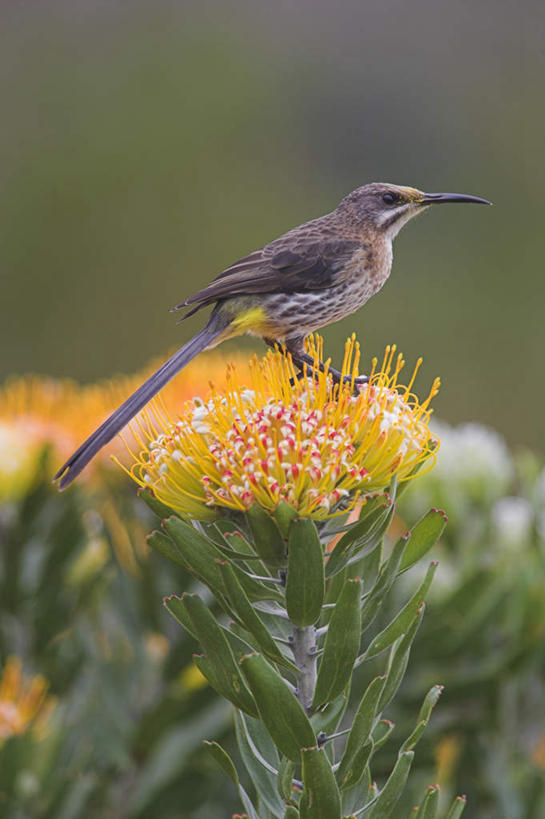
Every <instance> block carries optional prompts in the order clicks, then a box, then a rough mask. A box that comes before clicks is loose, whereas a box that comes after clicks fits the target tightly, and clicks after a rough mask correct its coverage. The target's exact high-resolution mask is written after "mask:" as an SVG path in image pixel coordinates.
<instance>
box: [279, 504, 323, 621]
mask: <svg viewBox="0 0 545 819" xmlns="http://www.w3.org/2000/svg"><path fill="white" fill-rule="evenodd" d="M324 595H325V576H324V552H323V547H322V544H321V542H320V538H319V535H318V532H317V529H316V526H315V524H314V522H313V521H312V520H309V519H308V518H300V519H299V520H294V521H293V523H292V524H291V529H290V536H289V542H288V573H287V579H286V607H287V610H288V615H289V618H290V620H291V621H292V623H294V625H296V626H297V627H298V628H304V627H305V626H312V625H314V623H315V622H316V621H317V620H318V618H319V617H320V613H321V611H322V604H323V602H324Z"/></svg>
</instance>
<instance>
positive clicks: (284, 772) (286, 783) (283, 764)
mask: <svg viewBox="0 0 545 819" xmlns="http://www.w3.org/2000/svg"><path fill="white" fill-rule="evenodd" d="M294 774H295V762H292V761H291V759H288V757H287V756H282V758H281V760H280V767H279V769H278V780H277V783H278V793H279V794H280V796H281V797H282V799H283V800H284V802H291V801H292V799H293V777H294ZM298 815H299V814H298Z"/></svg>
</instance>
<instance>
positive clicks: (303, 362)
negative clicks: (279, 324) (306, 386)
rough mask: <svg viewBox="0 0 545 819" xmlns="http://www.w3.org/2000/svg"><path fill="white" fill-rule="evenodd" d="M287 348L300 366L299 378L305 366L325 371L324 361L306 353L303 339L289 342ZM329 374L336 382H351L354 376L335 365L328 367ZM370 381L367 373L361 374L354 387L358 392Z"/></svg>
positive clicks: (297, 365) (295, 362) (293, 359)
mask: <svg viewBox="0 0 545 819" xmlns="http://www.w3.org/2000/svg"><path fill="white" fill-rule="evenodd" d="M286 349H287V351H288V352H289V353H290V355H291V360H292V361H293V363H294V364H295V366H296V367H298V368H299V370H300V372H299V373H298V375H297V378H299V379H300V378H304V372H305V366H306V367H307V369H308V370H310V371H312V370H314V369H315V368H316V367H317V368H318V369H319V370H320V372H322V373H323V372H325V365H324V363H323V361H316V360H315V359H314V358H313V357H312V356H311V355H309V354H308V353H306V352H305V351H304V349H303V340H302V339H297V342H287V343H286ZM327 374H328V375H330V376H331V379H332V381H333V383H334V384H340V383H341V382H342V383H344V384H351V383H352V377H351V376H349V375H343V374H342V373H341V372H340V370H336V369H335V368H334V367H331V366H330V367H328V370H327ZM368 382H369V378H368V376H366V375H360V376H359V377H358V378H355V379H354V388H355V391H356V392H358V389H357V388H358V387H360V386H362V385H363V384H367V383H368Z"/></svg>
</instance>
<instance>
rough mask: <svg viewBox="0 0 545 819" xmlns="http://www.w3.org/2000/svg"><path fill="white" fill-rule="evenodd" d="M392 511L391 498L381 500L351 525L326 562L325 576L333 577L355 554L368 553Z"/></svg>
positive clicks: (385, 526)
mask: <svg viewBox="0 0 545 819" xmlns="http://www.w3.org/2000/svg"><path fill="white" fill-rule="evenodd" d="M393 511H394V504H393V503H392V501H391V500H382V502H381V504H380V505H379V506H378V507H377V508H376V509H374V510H373V512H371V514H369V515H367V516H366V517H364V518H363V520H359V521H358V522H357V523H354V524H353V526H352V527H351V528H350V529H349V530H348V532H346V534H344V535H343V536H342V538H341V539H340V540H339V542H338V543H337V545H336V546H335V548H334V549H333V551H332V552H331V553H330V555H329V558H328V561H327V564H326V577H328V578H329V577H333V576H334V575H335V574H337V572H340V571H341V570H342V569H344V568H345V566H346V565H347V564H348V563H349V561H350V560H352V559H354V558H355V557H356V556H359V557H363V556H364V555H366V554H369V552H371V551H372V550H373V549H374V548H375V546H376V545H377V543H378V542H379V540H381V539H382V536H383V535H384V532H385V531H386V529H387V528H388V526H389V523H390V520H391V518H392V515H393Z"/></svg>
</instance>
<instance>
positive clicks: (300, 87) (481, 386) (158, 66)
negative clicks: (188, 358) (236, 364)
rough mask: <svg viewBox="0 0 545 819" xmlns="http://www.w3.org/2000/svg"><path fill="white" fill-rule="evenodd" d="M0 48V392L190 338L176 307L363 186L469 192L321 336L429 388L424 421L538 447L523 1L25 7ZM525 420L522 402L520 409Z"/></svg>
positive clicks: (145, 354) (543, 86)
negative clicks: (410, 369) (350, 343)
mask: <svg viewBox="0 0 545 819" xmlns="http://www.w3.org/2000/svg"><path fill="white" fill-rule="evenodd" d="M1 17H2V20H1V26H0V31H1V33H0V77H1V79H0V82H1V84H2V90H1V93H2V101H3V102H2V115H3V116H2V120H3V124H2V128H1V129H0V150H1V155H2V162H1V163H0V269H1V302H2V311H1V314H2V321H1V322H0V350H1V351H2V354H1V361H0V376H2V377H3V376H5V375H7V374H9V373H17V372H28V371H33V372H40V373H50V374H52V375H70V376H75V377H77V378H80V379H82V380H92V379H95V378H97V377H98V376H103V375H108V374H111V373H113V372H120V371H129V372H130V371H133V370H135V369H137V368H139V367H140V366H141V365H142V364H143V363H144V362H145V361H147V359H149V357H150V356H152V355H155V354H158V353H160V352H161V351H162V350H164V349H166V348H169V347H172V346H173V345H177V344H179V343H181V342H183V341H186V340H187V339H188V338H189V336H190V335H191V333H192V332H193V331H194V330H196V329H197V327H198V326H200V323H201V321H202V319H201V317H200V316H199V317H195V319H192V320H190V322H188V323H187V324H186V325H183V326H182V327H179V328H177V327H176V326H175V320H174V318H173V317H171V316H169V315H168V312H167V310H168V307H169V306H170V305H172V304H175V303H177V302H178V301H180V300H181V299H183V298H184V296H186V295H188V294H189V293H190V292H191V291H193V290H195V289H196V288H198V287H199V286H201V285H202V284H204V283H205V282H206V281H208V280H209V279H211V278H212V277H213V276H214V275H215V274H216V273H218V272H219V271H220V270H221V269H222V268H223V267H224V266H226V265H227V264H228V263H230V262H232V261H233V260H235V259H236V258H238V257H240V256H242V255H244V254H246V253H247V252H249V251H251V250H252V249H254V248H255V247H257V246H259V245H261V244H263V243H265V242H267V241H268V240H270V239H272V238H274V237H275V236H276V235H278V234H280V233H282V232H283V231H285V230H286V229H288V228H290V227H292V226H294V225H295V224H297V223H299V222H301V221H305V220H307V219H309V218H312V217H314V216H317V215H319V214H321V213H323V212H325V211H327V210H330V209H332V208H333V207H334V206H335V205H336V204H337V202H338V200H339V199H340V198H341V197H342V196H343V195H344V194H346V193H347V192H348V191H349V190H351V189H352V188H354V187H357V186H359V185H361V184H363V183H365V182H367V181H372V180H379V181H393V182H398V183H401V184H410V185H415V186H417V187H421V188H424V189H426V190H432V191H433V190H446V191H450V190H454V191H461V192H467V193H474V194H480V195H483V196H486V197H488V198H490V199H491V200H493V202H494V204H495V207H494V208H493V209H489V210H484V209H479V208H462V207H452V208H449V209H448V210H447V209H440V211H437V212H433V213H429V214H428V215H426V217H425V219H422V220H419V221H418V222H417V223H416V224H413V225H411V226H410V227H409V228H408V229H407V230H406V231H404V232H403V234H402V235H401V237H400V238H399V239H398V240H397V246H396V258H395V263H394V270H393V275H392V278H391V279H390V281H389V282H388V284H387V285H386V287H385V288H384V290H383V292H382V293H380V294H379V295H378V296H376V297H375V298H374V299H373V301H372V302H371V303H370V304H369V305H367V307H366V308H365V309H364V310H363V311H362V312H360V313H358V314H357V315H356V316H353V317H350V318H348V319H346V320H345V321H343V322H342V323H340V324H338V325H336V326H333V327H330V328H329V329H327V330H326V333H325V335H326V339H327V343H328V350H329V351H330V352H331V353H332V354H334V355H336V356H339V354H340V351H341V347H342V343H343V340H344V338H345V337H346V335H347V334H348V333H349V332H351V331H352V330H354V329H355V330H357V332H358V335H359V338H360V340H361V342H362V345H363V347H364V352H365V353H366V354H368V355H373V354H375V353H380V351H381V350H382V348H383V346H384V344H386V343H388V342H397V343H398V345H399V346H400V348H401V349H402V350H403V351H404V352H405V354H406V355H407V356H408V357H410V358H413V357H416V356H417V355H419V354H423V355H424V357H425V368H424V376H423V377H424V378H426V379H427V380H428V381H430V380H431V377H432V376H433V375H435V374H441V376H442V378H443V381H444V387H443V390H442V393H441V395H440V396H439V399H438V401H437V402H436V410H437V412H438V413H439V415H440V416H441V417H442V418H443V419H445V420H447V421H451V422H457V421H460V420H468V419H473V420H477V421H481V422H484V423H490V424H492V425H494V426H495V427H496V428H498V429H499V430H501V431H502V432H503V433H504V435H505V436H506V438H507V440H508V441H509V442H510V443H517V444H520V443H522V444H529V445H533V446H537V447H539V448H542V447H543V445H544V438H543V432H544V429H543V415H544V408H545V383H544V379H543V363H544V360H543V359H544V356H543V349H544V342H545V332H544V321H543V318H544V316H543V307H544V296H545V293H544V289H545V284H544V276H543V263H544V242H543V216H544V213H543V190H544V183H545V174H544V161H543V136H544V123H543V104H542V102H543V94H544V91H545V72H544V71H543V68H544V59H543V48H542V42H541V37H542V34H543V20H544V16H543V9H542V5H541V3H540V2H538V0H535V2H534V0H525V1H524V2H522V3H521V2H514V0H483V1H482V2H480V3H477V4H475V3H469V2H461V1H460V2H456V3H452V2H448V1H447V0H413V2H411V3H407V2H403V0H372V1H371V2H365V3H362V2H355V1H354V2H353V1H352V0H350V1H349V2H342V3H332V2H316V0H300V1H299V2H298V3H289V2H275V3H264V2H258V3H255V2H250V0H247V2H238V3H233V4H231V3H228V4H226V3H222V2H221V0H212V1H211V2H202V1H201V2H169V0H154V2H143V1H142V2H130V3H126V2H124V3H122V2H108V3H104V2H98V1H96V2H92V0H80V2H67V0H65V2H46V3H43V2H27V3H24V4H3V7H2V11H1ZM514 396H516V398H517V402H516V404H515V403H514V401H513V398H514Z"/></svg>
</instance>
